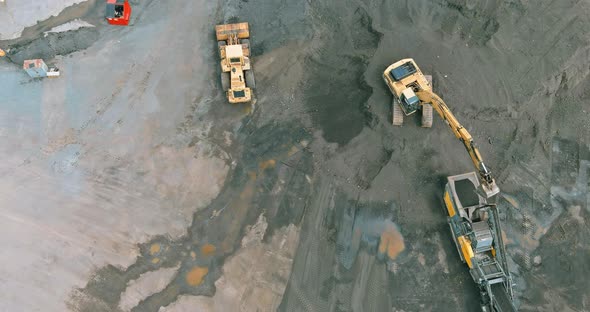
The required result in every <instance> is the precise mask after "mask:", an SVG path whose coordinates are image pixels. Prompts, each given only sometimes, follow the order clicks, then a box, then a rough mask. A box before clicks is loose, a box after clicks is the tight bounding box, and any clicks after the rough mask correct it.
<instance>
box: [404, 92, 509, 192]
mask: <svg viewBox="0 0 590 312" xmlns="http://www.w3.org/2000/svg"><path fill="white" fill-rule="evenodd" d="M416 96H417V97H418V99H420V104H427V103H430V104H432V107H433V108H434V109H435V110H436V112H437V113H438V114H439V115H440V117H441V118H442V119H443V120H444V121H445V122H446V123H447V124H448V125H449V127H450V128H451V130H452V131H453V133H454V134H455V136H456V137H457V138H458V139H459V140H461V142H463V145H464V146H465V149H467V152H468V153H469V157H470V158H471V161H472V162H473V165H474V166H475V168H476V169H477V172H478V174H479V179H480V180H481V185H480V186H481V191H482V193H483V195H484V197H485V198H488V199H489V198H492V197H494V196H495V195H496V194H498V193H499V192H500V189H499V188H498V186H497V185H496V182H495V181H494V179H493V178H492V173H491V172H490V171H489V170H488V168H487V167H486V165H485V164H484V162H483V159H482V158H481V154H480V153H479V149H478V148H477V146H476V145H475V142H473V138H472V137H471V134H469V131H467V129H465V128H464V127H463V126H462V125H461V124H460V123H459V121H458V120H457V118H455V115H453V113H452V112H451V110H450V109H449V107H448V106H447V104H446V103H445V102H444V101H443V100H442V99H441V98H440V97H439V96H438V95H436V94H434V93H433V92H432V91H429V90H420V91H418V92H416Z"/></svg>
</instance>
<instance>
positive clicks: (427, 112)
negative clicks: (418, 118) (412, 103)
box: [422, 104, 433, 128]
mask: <svg viewBox="0 0 590 312" xmlns="http://www.w3.org/2000/svg"><path fill="white" fill-rule="evenodd" d="M432 111H433V109H432V105H430V104H422V128H430V127H432Z"/></svg>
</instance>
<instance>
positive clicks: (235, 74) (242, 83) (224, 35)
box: [215, 23, 256, 103]
mask: <svg viewBox="0 0 590 312" xmlns="http://www.w3.org/2000/svg"><path fill="white" fill-rule="evenodd" d="M215 34H216V36H217V46H218V48H219V57H220V58H221V87H222V89H223V91H224V92H225V93H226V95H227V99H228V100H229V102H230V103H244V102H250V101H251V100H252V90H253V89H254V88H256V81H255V80H254V72H253V71H252V64H251V62H250V40H249V38H250V30H249V27H248V23H237V24H224V25H217V26H215Z"/></svg>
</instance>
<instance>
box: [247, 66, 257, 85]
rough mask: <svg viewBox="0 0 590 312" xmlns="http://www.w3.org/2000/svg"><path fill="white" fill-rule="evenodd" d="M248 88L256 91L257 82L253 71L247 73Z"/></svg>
mask: <svg viewBox="0 0 590 312" xmlns="http://www.w3.org/2000/svg"><path fill="white" fill-rule="evenodd" d="M246 87H248V88H250V89H256V80H255V79H254V72H253V71H252V70H247V71H246Z"/></svg>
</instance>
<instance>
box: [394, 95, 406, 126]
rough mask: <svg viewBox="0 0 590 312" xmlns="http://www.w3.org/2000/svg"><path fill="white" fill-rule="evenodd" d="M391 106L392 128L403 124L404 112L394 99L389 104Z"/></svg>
mask: <svg viewBox="0 0 590 312" xmlns="http://www.w3.org/2000/svg"><path fill="white" fill-rule="evenodd" d="M391 106H392V108H393V125H394V126H401V125H403V124H404V112H403V111H402V108H401V107H400V106H399V103H398V102H397V100H396V99H393V101H392V102H391Z"/></svg>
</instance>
